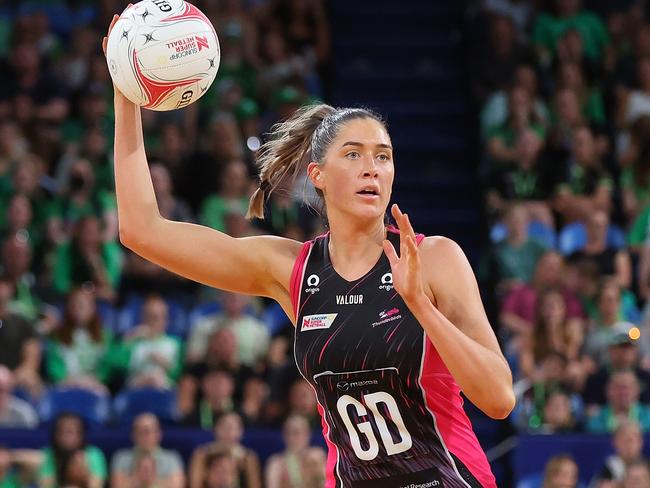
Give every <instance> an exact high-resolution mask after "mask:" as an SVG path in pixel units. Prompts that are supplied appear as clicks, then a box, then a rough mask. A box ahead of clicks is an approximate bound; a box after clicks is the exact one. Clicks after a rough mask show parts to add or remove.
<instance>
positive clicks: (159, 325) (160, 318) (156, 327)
mask: <svg viewBox="0 0 650 488" xmlns="http://www.w3.org/2000/svg"><path fill="white" fill-rule="evenodd" d="M168 320H169V311H168V307H167V304H166V303H165V300H163V299H162V298H160V297H151V298H148V299H147V301H146V302H145V303H144V307H143V310H142V321H143V322H144V323H145V324H146V325H147V326H149V328H150V329H151V330H152V332H154V334H164V333H165V330H166V329H167V323H168Z"/></svg>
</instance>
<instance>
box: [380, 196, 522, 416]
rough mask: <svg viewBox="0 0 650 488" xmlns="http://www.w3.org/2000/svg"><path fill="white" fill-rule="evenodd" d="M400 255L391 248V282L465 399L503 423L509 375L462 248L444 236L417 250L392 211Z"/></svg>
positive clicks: (510, 403)
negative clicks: (397, 227)
mask: <svg viewBox="0 0 650 488" xmlns="http://www.w3.org/2000/svg"><path fill="white" fill-rule="evenodd" d="M393 216H394V217H395V219H396V220H397V223H398V225H399V228H400V257H399V258H398V257H397V254H396V253H395V251H394V249H392V246H390V245H389V244H386V243H385V244H384V249H385V251H386V254H387V256H388V258H389V260H390V262H391V268H392V271H393V283H394V286H395V289H396V290H397V291H398V292H399V293H400V295H401V296H402V298H403V299H404V301H405V302H406V304H407V306H408V307H409V309H410V310H411V312H413V314H414V315H415V317H416V318H417V319H418V321H419V322H420V324H421V325H422V327H423V328H424V330H425V332H426V334H427V336H428V337H429V339H430V340H431V342H432V343H433V345H434V346H435V348H436V350H437V351H438V354H440V357H441V358H442V360H443V361H444V363H445V365H446V366H447V369H449V372H450V373H451V374H452V375H453V377H454V379H455V380H456V382H457V383H458V385H459V386H460V388H461V390H462V391H463V393H464V394H465V395H466V396H467V398H468V399H469V400H470V401H471V402H472V403H474V404H475V405H476V406H477V407H478V408H480V409H481V410H482V411H483V412H485V414H486V415H488V416H490V417H492V418H497V419H503V418H505V417H507V416H508V415H509V414H510V412H511V411H512V409H513V408H514V405H515V397H514V392H513V389H512V373H511V372H510V368H509V366H508V363H507V361H506V359H505V358H504V357H503V354H502V353H501V349H500V348H499V343H498V342H497V339H496V336H495V335H494V332H493V331H492V327H491V326H490V323H489V321H488V319H487V316H486V315H485V309H484V308H483V303H482V301H481V296H480V293H479V289H478V285H477V283H476V278H475V276H474V272H473V271H472V268H471V266H470V264H469V262H468V261H467V258H466V257H465V254H464V253H463V251H462V250H461V248H460V247H459V246H458V244H456V243H455V242H454V241H452V240H450V239H447V238H444V237H428V238H425V239H424V240H423V242H422V243H421V244H420V245H419V246H417V245H416V244H415V240H416V239H415V233H414V232H413V229H412V228H411V224H410V222H409V221H408V217H407V216H406V215H404V214H402V213H401V212H400V211H399V208H394V209H393Z"/></svg>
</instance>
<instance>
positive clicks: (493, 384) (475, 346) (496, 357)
mask: <svg viewBox="0 0 650 488" xmlns="http://www.w3.org/2000/svg"><path fill="white" fill-rule="evenodd" d="M408 307H409V309H410V310H411V312H413V314H414V315H415V317H416V318H417V319H418V322H420V324H421V325H422V327H423V328H424V331H425V332H426V334H427V336H428V337H429V339H430V340H431V342H432V343H433V345H434V346H435V348H436V350H437V351H438V354H440V357H441V358H442V360H443V362H444V363H445V365H446V366H447V369H449V372H450V373H451V374H452V376H453V377H454V379H455V380H456V382H457V383H458V386H460V389H461V390H462V391H463V393H464V394H465V395H466V396H467V398H468V399H469V400H470V401H471V402H472V403H474V404H475V405H476V406H477V407H478V408H480V409H481V410H482V411H483V412H485V414H486V415H489V416H490V417H492V418H499V419H501V418H505V417H507V416H508V414H509V413H510V412H511V410H512V408H513V407H514V404H515V398H514V393H513V390H512V374H511V372H510V368H509V367H508V363H507V362H506V361H505V359H504V358H503V356H501V355H500V354H497V353H496V352H494V351H492V350H490V349H488V348H487V347H485V346H483V345H481V344H479V343H478V342H476V341H475V340H474V339H472V338H471V337H469V336H467V335H466V334H465V333H463V332H462V331H461V330H460V329H458V328H457V327H456V326H455V325H454V324H452V323H451V322H450V321H449V319H447V318H446V317H445V316H444V315H443V314H442V312H440V311H439V310H438V309H437V308H436V307H434V306H433V304H432V303H431V301H430V300H429V298H427V297H426V296H425V295H422V296H421V297H419V298H417V299H416V300H415V301H414V302H413V303H409V304H408Z"/></svg>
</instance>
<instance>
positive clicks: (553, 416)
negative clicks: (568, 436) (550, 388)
mask: <svg viewBox="0 0 650 488" xmlns="http://www.w3.org/2000/svg"><path fill="white" fill-rule="evenodd" d="M544 422H545V423H546V424H548V425H549V426H550V427H552V428H553V430H556V429H557V430H559V429H562V428H564V427H569V426H570V425H571V400H570V399H569V397H568V396H567V395H566V394H565V393H561V392H556V393H553V394H552V395H551V396H550V397H549V398H548V400H547V401H546V405H544Z"/></svg>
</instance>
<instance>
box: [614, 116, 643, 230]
mask: <svg viewBox="0 0 650 488" xmlns="http://www.w3.org/2000/svg"><path fill="white" fill-rule="evenodd" d="M630 143H631V144H630V149H629V151H630V152H631V153H632V155H633V156H632V164H631V165H630V166H627V167H624V168H623V169H622V170H621V190H622V197H623V208H624V210H625V213H626V215H627V217H628V219H630V221H633V219H635V218H636V217H637V215H638V214H639V213H640V211H641V210H642V209H644V208H645V207H646V206H647V205H650V116H649V115H642V116H641V117H639V118H638V119H636V120H635V121H634V122H633V123H632V127H631V128H630Z"/></svg>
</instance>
